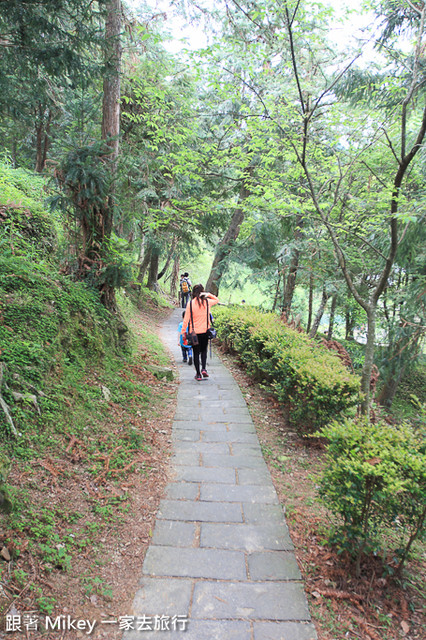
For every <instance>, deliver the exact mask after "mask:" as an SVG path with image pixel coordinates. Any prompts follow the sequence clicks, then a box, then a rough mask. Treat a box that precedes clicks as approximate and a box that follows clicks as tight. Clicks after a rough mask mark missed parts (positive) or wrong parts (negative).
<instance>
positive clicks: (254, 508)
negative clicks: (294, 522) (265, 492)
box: [243, 503, 284, 524]
mask: <svg viewBox="0 0 426 640" xmlns="http://www.w3.org/2000/svg"><path fill="white" fill-rule="evenodd" d="M243 512H244V521H245V522H249V523H250V524H266V523H270V522H274V523H276V522H283V520H284V512H283V509H282V507H281V505H280V504H253V503H247V504H243Z"/></svg>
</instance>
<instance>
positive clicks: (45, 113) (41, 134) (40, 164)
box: [35, 104, 52, 173]
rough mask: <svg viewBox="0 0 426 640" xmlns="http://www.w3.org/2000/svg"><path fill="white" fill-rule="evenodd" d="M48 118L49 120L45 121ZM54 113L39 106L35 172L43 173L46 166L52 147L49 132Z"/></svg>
mask: <svg viewBox="0 0 426 640" xmlns="http://www.w3.org/2000/svg"><path fill="white" fill-rule="evenodd" d="M46 117H47V120H46V121H45V119H46ZM51 122H52V111H51V109H47V108H46V107H45V106H44V105H42V104H39V105H38V124H37V125H36V165H35V171H36V172H37V173H42V172H43V171H44V167H45V165H46V159H47V151H48V149H49V145H50V138H49V131H50V124H51Z"/></svg>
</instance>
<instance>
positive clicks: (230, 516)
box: [157, 500, 243, 522]
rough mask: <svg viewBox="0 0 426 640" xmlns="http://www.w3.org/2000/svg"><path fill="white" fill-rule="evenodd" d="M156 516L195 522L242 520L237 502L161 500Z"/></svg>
mask: <svg viewBox="0 0 426 640" xmlns="http://www.w3.org/2000/svg"><path fill="white" fill-rule="evenodd" d="M157 518H162V519H164V520H182V521H188V520H189V521H191V522H192V521H194V522H195V521H197V522H242V520H243V517H242V513H241V506H240V505H239V504H238V503H232V502H228V503H224V504H221V503H218V502H199V501H195V502H192V501H190V500H161V502H160V508H159V510H158V514H157Z"/></svg>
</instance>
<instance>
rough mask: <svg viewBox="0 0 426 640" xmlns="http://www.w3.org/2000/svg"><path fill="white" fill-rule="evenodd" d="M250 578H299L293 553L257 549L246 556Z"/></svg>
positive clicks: (298, 570)
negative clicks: (257, 550)
mask: <svg viewBox="0 0 426 640" xmlns="http://www.w3.org/2000/svg"><path fill="white" fill-rule="evenodd" d="M247 561H248V567H249V574H250V578H251V579H252V580H301V579H302V576H301V574H300V569H299V566H298V564H297V561H296V557H295V555H294V553H292V552H288V551H259V552H256V553H251V554H250V555H249V556H248V559H247Z"/></svg>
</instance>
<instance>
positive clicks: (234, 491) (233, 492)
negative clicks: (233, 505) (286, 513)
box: [200, 483, 278, 504]
mask: <svg viewBox="0 0 426 640" xmlns="http://www.w3.org/2000/svg"><path fill="white" fill-rule="evenodd" d="M200 500H213V501H218V502H245V503H247V502H256V503H258V502H261V503H263V502H264V503H267V504H278V498H277V494H276V492H275V489H274V488H273V486H272V485H269V486H255V485H249V484H247V485H227V484H208V483H203V484H202V485H201V489H200Z"/></svg>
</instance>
